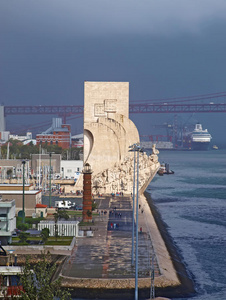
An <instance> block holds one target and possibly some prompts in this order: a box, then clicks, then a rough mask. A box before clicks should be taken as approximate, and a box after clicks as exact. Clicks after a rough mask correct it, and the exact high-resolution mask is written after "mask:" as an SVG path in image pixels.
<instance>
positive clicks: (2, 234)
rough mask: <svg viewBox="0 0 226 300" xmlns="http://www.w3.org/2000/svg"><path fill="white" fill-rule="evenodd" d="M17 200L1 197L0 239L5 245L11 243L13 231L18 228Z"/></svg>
mask: <svg viewBox="0 0 226 300" xmlns="http://www.w3.org/2000/svg"><path fill="white" fill-rule="evenodd" d="M15 213H16V203H15V200H2V199H0V241H1V242H2V244H3V245H7V244H9V243H11V240H12V233H13V231H14V230H15V229H16V217H15Z"/></svg>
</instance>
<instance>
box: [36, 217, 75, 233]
mask: <svg viewBox="0 0 226 300" xmlns="http://www.w3.org/2000/svg"><path fill="white" fill-rule="evenodd" d="M78 224H79V221H58V222H57V223H56V224H55V222H54V221H41V222H40V223H39V224H38V230H40V231H41V230H42V229H44V228H48V229H49V235H50V236H55V231H56V226H57V231H58V236H75V237H77V236H78Z"/></svg>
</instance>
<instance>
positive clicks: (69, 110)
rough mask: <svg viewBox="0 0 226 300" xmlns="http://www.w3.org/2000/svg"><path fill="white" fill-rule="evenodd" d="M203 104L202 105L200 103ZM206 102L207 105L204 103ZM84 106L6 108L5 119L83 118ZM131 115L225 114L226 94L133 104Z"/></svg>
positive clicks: (64, 119)
mask: <svg viewBox="0 0 226 300" xmlns="http://www.w3.org/2000/svg"><path fill="white" fill-rule="evenodd" d="M200 102H201V103H200ZM204 102H205V103H204ZM83 110H84V107H83V105H30V106H22V105H18V106H4V115H5V117H7V116H9V115H57V116H59V117H61V118H63V122H64V123H66V119H67V118H68V117H72V116H77V117H79V116H82V115H83ZM129 112H130V113H136V114H137V113H138V114H140V113H154V114H159V113H161V114H162V113H165V114H170V113H173V114H179V113H225V112H226V92H221V93H215V94H205V95H198V96H189V97H181V98H167V99H166V98H165V99H154V100H146V101H140V102H139V103H138V101H136V102H131V104H130V105H129Z"/></svg>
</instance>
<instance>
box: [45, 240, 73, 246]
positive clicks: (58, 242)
mask: <svg viewBox="0 0 226 300" xmlns="http://www.w3.org/2000/svg"><path fill="white" fill-rule="evenodd" d="M45 245H49V246H50V245H58V246H70V245H71V240H68V241H59V240H58V239H57V241H47V242H46V243H45Z"/></svg>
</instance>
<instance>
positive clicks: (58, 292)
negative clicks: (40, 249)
mask: <svg viewBox="0 0 226 300" xmlns="http://www.w3.org/2000/svg"><path fill="white" fill-rule="evenodd" d="M55 271H56V263H53V262H51V255H50V254H46V253H42V257H41V260H40V261H39V262H37V263H36V264H35V265H33V266H32V265H31V263H30V262H29V258H27V259H26V263H25V266H24V267H23V273H22V274H21V275H20V280H21V283H22V286H23V291H22V292H21V298H20V299H22V300H34V299H37V300H46V299H48V300H50V299H51V300H52V299H55V297H56V298H59V299H60V300H71V295H70V293H69V290H62V289H61V284H60V283H61V280H60V279H57V280H53V276H54V273H55Z"/></svg>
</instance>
